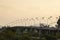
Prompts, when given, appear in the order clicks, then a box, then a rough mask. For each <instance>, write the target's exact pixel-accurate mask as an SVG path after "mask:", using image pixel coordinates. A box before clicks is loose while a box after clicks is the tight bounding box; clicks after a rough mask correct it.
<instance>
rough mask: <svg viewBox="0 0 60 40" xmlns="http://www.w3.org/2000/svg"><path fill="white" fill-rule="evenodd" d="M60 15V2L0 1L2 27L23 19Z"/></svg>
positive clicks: (36, 0) (50, 0) (34, 0)
mask: <svg viewBox="0 0 60 40" xmlns="http://www.w3.org/2000/svg"><path fill="white" fill-rule="evenodd" d="M59 15H60V0H0V25H2V24H6V23H8V22H11V21H13V20H15V19H18V18H21V17H36V16H37V17H41V16H44V17H48V16H54V17H55V16H59Z"/></svg>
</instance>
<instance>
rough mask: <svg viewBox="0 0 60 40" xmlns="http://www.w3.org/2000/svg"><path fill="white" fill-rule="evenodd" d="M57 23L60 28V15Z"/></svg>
mask: <svg viewBox="0 0 60 40" xmlns="http://www.w3.org/2000/svg"><path fill="white" fill-rule="evenodd" d="M57 24H58V28H60V16H59V19H58V21H57Z"/></svg>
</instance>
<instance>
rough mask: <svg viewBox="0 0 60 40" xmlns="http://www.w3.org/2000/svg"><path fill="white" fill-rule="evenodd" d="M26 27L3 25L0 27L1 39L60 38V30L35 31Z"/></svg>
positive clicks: (38, 39)
mask: <svg viewBox="0 0 60 40" xmlns="http://www.w3.org/2000/svg"><path fill="white" fill-rule="evenodd" d="M24 29H25V27H18V26H15V27H9V26H7V27H2V28H0V40H58V39H59V38H60V31H58V30H57V31H56V32H55V31H52V30H51V32H50V33H47V32H46V31H44V30H42V31H41V33H40V31H38V32H37V31H36V30H35V31H33V29H32V30H31V29H30V30H29V27H28V30H25V31H23V30H24Z"/></svg>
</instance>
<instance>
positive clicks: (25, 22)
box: [5, 16, 58, 26]
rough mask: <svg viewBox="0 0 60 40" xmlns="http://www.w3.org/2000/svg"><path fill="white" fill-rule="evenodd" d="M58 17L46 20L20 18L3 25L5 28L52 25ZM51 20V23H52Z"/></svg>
mask: <svg viewBox="0 0 60 40" xmlns="http://www.w3.org/2000/svg"><path fill="white" fill-rule="evenodd" d="M53 19H55V20H57V19H58V17H55V18H53V17H52V16H50V17H48V18H46V17H41V18H40V17H35V18H28V17H27V18H21V19H17V20H15V21H12V22H9V23H7V24H5V26H40V24H44V25H50V26H52V25H54V24H56V21H54V20H53ZM52 20H53V21H52Z"/></svg>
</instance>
